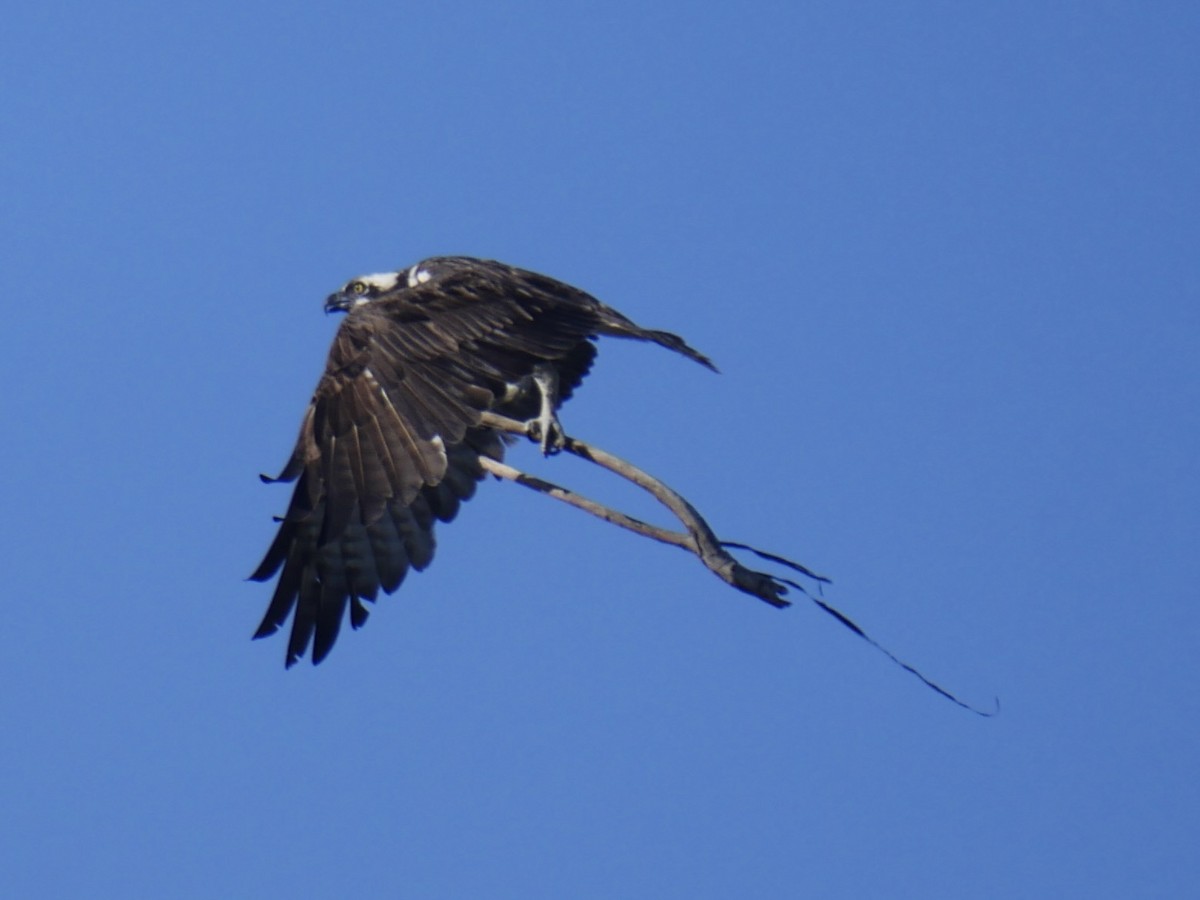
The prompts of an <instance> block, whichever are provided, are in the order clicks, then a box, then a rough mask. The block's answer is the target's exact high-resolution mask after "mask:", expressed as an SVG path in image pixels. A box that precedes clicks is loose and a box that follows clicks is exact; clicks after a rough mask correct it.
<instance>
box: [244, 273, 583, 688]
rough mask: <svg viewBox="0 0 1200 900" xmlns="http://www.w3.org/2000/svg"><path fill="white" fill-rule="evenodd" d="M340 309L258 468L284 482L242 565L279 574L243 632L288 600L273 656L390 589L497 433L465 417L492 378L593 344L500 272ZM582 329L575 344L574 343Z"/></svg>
mask: <svg viewBox="0 0 1200 900" xmlns="http://www.w3.org/2000/svg"><path fill="white" fill-rule="evenodd" d="M421 288H422V289H421V290H418V291H402V292H400V294H399V295H398V296H396V297H395V298H384V299H380V300H378V301H375V302H371V303H366V304H363V305H362V306H360V307H356V308H355V309H353V310H352V311H351V312H350V313H349V314H348V315H347V316H346V319H345V321H344V322H343V323H342V325H341V327H340V328H339V330H338V332H337V334H336V336H335V338H334V341H333V346H332V348H331V350H330V354H329V359H328V362H327V364H326V368H325V372H324V374H323V376H322V377H321V380H320V382H319V383H318V385H317V389H316V391H315V392H314V394H313V398H312V402H311V403H310V404H309V407H308V410H307V411H306V413H305V416H304V420H303V423H302V425H301V429H300V435H299V438H298V440H297V442H296V446H295V449H294V450H293V452H292V456H291V458H290V459H289V460H288V463H287V465H286V466H285V467H284V469H283V471H282V472H281V473H280V474H279V475H278V476H277V477H276V478H274V479H265V480H269V481H296V487H295V490H294V492H293V495H292V499H291V503H290V504H289V507H288V511H287V513H286V514H285V515H284V516H283V518H282V520H281V521H280V525H279V531H278V533H277V535H276V537H275V540H274V541H273V542H272V544H271V547H270V548H269V549H268V551H267V553H266V555H265V556H264V558H263V560H262V563H261V564H260V565H259V567H258V568H257V569H256V570H255V572H254V574H253V575H251V576H250V577H251V578H252V579H253V580H256V581H268V580H270V579H271V578H273V577H275V575H276V574H278V575H279V582H278V584H277V586H276V589H275V593H274V595H273V597H272V600H271V603H270V605H269V607H268V609H267V612H266V615H265V616H264V618H263V620H262V623H261V625H260V626H259V628H258V631H257V632H256V633H255V637H266V636H267V635H270V634H273V633H275V632H276V631H277V630H279V629H280V628H281V627H282V626H283V625H284V624H285V623H286V621H287V619H288V616H289V615H291V614H292V613H293V610H294V612H295V615H294V618H293V622H292V632H291V637H290V639H289V642H288V650H287V665H289V666H291V665H292V664H294V663H295V662H296V661H297V660H298V659H299V658H300V657H301V656H303V654H304V652H305V651H306V649H307V648H308V645H309V643H310V642H311V643H312V644H313V655H312V659H313V662H314V663H317V662H320V661H321V660H322V659H323V658H324V657H325V656H326V655H327V654H328V652H329V650H330V649H331V648H332V646H333V643H334V641H335V639H336V637H337V634H338V631H339V629H340V626H341V621H342V619H343V618H344V616H345V613H346V610H347V608H349V611H350V622H351V625H353V626H354V627H356V628H357V627H359V626H360V625H361V624H362V623H363V622H364V621H365V620H366V617H367V610H366V607H365V606H363V604H362V602H361V601H362V600H374V599H375V598H376V597H377V595H378V592H379V590H380V588H382V589H383V590H384V592H385V593H391V592H392V591H394V590H395V589H396V588H397V587H399V585H400V583H401V581H402V580H403V578H404V576H405V574H406V573H407V571H408V568H409V567H410V566H411V567H412V568H415V569H417V570H418V571H419V570H421V569H423V568H425V566H427V565H428V564H429V562H430V561H431V560H432V558H433V551H434V538H433V525H434V522H435V521H438V520H440V521H449V520H450V519H452V518H453V517H454V515H455V514H456V513H457V511H458V506H459V504H460V503H461V501H463V500H466V499H468V498H469V497H470V496H471V495H472V494H473V493H474V490H475V486H476V484H477V483H478V481H479V480H480V479H482V477H483V470H482V467H481V466H480V463H479V456H480V455H481V454H484V455H488V456H491V457H493V458H496V459H499V458H501V456H502V454H503V442H502V441H501V440H500V438H499V436H498V435H497V434H495V433H494V432H491V431H489V430H487V429H482V428H479V427H478V424H479V418H480V413H481V411H483V410H485V409H488V408H490V407H491V406H492V405H493V404H494V403H495V402H496V398H497V396H498V395H500V394H502V393H503V391H504V390H505V388H506V387H507V386H508V385H509V384H511V383H514V382H516V381H519V380H520V379H521V378H523V377H525V376H527V375H528V374H529V372H530V371H531V370H532V368H533V366H534V365H535V364H536V363H537V362H539V361H543V360H549V359H556V358H560V357H561V358H564V359H569V360H574V361H576V369H578V370H579V371H578V373H577V375H576V376H575V378H574V382H575V383H577V382H578V380H579V379H580V378H582V375H583V373H584V372H586V369H587V366H588V364H590V361H591V358H592V354H593V349H592V345H591V344H590V343H589V342H586V341H585V340H584V337H585V336H586V334H587V333H588V330H589V329H588V326H587V322H586V320H585V319H584V318H583V317H577V318H578V321H577V322H576V323H575V325H574V327H564V325H563V323H562V322H561V321H552V322H547V321H545V319H546V317H545V314H544V312H543V309H542V305H541V304H537V303H528V302H525V303H523V302H522V300H523V299H526V300H527V299H528V298H522V297H520V296H519V295H517V296H516V297H515V299H514V297H513V296H511V295H510V294H508V293H506V292H505V291H504V288H503V286H502V285H494V286H486V287H482V288H481V285H480V284H479V283H478V282H477V281H469V283H463V282H461V281H456V280H454V279H449V284H448V285H436V284H434V285H430V284H423V285H421ZM581 341H583V343H584V349H585V351H586V352H581V350H580V347H579V344H580V342H581Z"/></svg>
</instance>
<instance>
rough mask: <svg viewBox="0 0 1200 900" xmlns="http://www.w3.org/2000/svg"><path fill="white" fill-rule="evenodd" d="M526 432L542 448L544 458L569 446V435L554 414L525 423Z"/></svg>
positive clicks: (543, 415) (541, 416)
mask: <svg viewBox="0 0 1200 900" xmlns="http://www.w3.org/2000/svg"><path fill="white" fill-rule="evenodd" d="M525 429H526V432H527V433H528V434H529V436H530V437H531V438H533V439H534V440H535V441H537V442H538V443H539V444H540V445H541V447H542V456H552V455H554V454H555V453H558V452H559V451H560V450H562V448H563V447H565V446H566V445H567V435H566V433H565V432H564V431H563V429H562V425H561V424H560V423H559V421H558V416H556V415H554V413H550V414H549V415H546V414H542V415H540V416H538V417H537V418H536V419H530V420H529V421H528V422H526V423H525Z"/></svg>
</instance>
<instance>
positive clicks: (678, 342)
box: [633, 328, 718, 372]
mask: <svg viewBox="0 0 1200 900" xmlns="http://www.w3.org/2000/svg"><path fill="white" fill-rule="evenodd" d="M633 336H634V337H638V338H641V339H642V340H644V341H653V342H654V343H656V344H658V346H660V347H666V348H667V349H668V350H674V351H675V352H676V353H682V354H683V355H684V356H686V357H687V358H688V359H694V360H695V361H696V362H698V363H700V365H702V366H704V367H705V368H707V369H712V370H713V371H714V372H716V371H718V369H717V367H716V366H715V365H713V361H712V360H711V359H709V358H708V357H707V356H705V355H704V354H703V353H701V352H700V351H699V350H696V349H695V348H693V347H690V346H688V343H687V341H685V340H684V339H683V338H681V337H680V336H679V335H677V334H671V332H669V331H652V330H650V329H648V328H642V329H639V330H638V333H637V334H636V335H633Z"/></svg>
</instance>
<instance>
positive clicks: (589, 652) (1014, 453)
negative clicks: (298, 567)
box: [0, 2, 1200, 898]
mask: <svg viewBox="0 0 1200 900" xmlns="http://www.w3.org/2000/svg"><path fill="white" fill-rule="evenodd" d="M434 6H437V7H438V9H437V10H436V11H433V10H432V7H434ZM1198 45H1200V12H1197V7H1196V6H1195V5H1194V4H1185V3H1161V4H1144V3H1134V2H1108V3H1102V2H1094V3H1055V4H1047V3H1034V2H1029V3H1019V2H1018V3H1004V4H996V5H993V4H961V3H952V2H930V3H913V4H895V3H859V4H847V3H832V2H826V3H813V4H806V3H761V4H746V3H733V2H715V3H705V4H699V5H697V4H673V3H662V4H650V5H647V4H640V3H625V2H606V3H569V2H568V3H563V2H554V3H549V2H546V3H527V4H513V5H506V4H492V3H472V4H395V3H348V4H327V5H326V4H322V5H316V4H299V5H295V4H278V3H257V2H240V3H224V2H216V3H206V4H195V5H192V7H191V8H181V7H180V6H179V5H178V4H144V5H139V4H112V3H82V2H63V3H53V2H51V3H46V4H39V5H37V7H36V9H34V7H33V6H32V5H30V4H24V5H16V6H13V7H12V8H10V9H9V10H8V11H7V12H6V15H5V23H4V28H3V34H0V46H2V48H3V52H2V54H0V79H2V82H3V84H4V88H3V92H2V93H0V134H2V142H0V147H2V148H3V149H2V164H0V180H2V181H0V186H2V196H3V212H2V213H0V229H3V234H2V239H3V246H4V251H3V254H2V255H3V259H4V262H3V265H2V266H0V285H2V288H3V297H4V304H5V311H6V314H5V324H4V328H3V329H2V331H0V345H2V347H3V350H2V354H0V367H2V370H0V374H2V375H3V383H4V384H5V385H6V390H5V392H4V399H3V421H4V423H5V425H4V451H3V460H4V464H3V466H2V467H0V486H2V489H3V498H4V502H3V507H4V510H5V511H6V515H4V516H3V517H0V542H2V543H0V545H2V546H3V559H4V561H5V563H6V566H5V571H6V575H5V584H4V591H3V595H4V596H3V604H4V605H3V609H4V627H3V629H2V630H0V642H2V648H0V677H2V679H3V686H2V687H0V721H2V722H3V736H2V737H0V808H2V809H3V815H2V816H0V871H2V872H3V876H2V878H3V882H4V886H5V892H6V893H7V894H8V895H10V896H14V897H15V896H44V897H50V896H87V897H131V896H172V897H187V898H190V897H268V896H288V897H345V896H411V897H433V898H440V897H448V898H449V897H471V896H475V897H483V896H486V897H498V898H507V897H514V898H515V897H521V898H529V897H568V896H569V897H604V898H611V897H655V898H659V897H687V898H708V897H712V898H724V897H734V896H741V897H794V896H801V895H809V896H820V897H871V896H874V897H881V896H893V897H895V896H909V897H956V898H957V897H998V898H999V897H1016V896H1059V897H1067V896H1070V897H1084V896H1086V897H1089V898H1093V897H1114V898H1115V897H1122V898H1124V897H1130V896H1162V897H1166V896H1182V895H1183V894H1184V893H1185V892H1187V891H1189V890H1194V887H1195V884H1196V882H1197V881H1198V880H1200V862H1198V861H1197V860H1198V857H1197V854H1196V846H1197V842H1198V840H1200V781H1198V779H1197V777H1196V762H1197V758H1198V755H1200V747H1198V743H1200V742H1198V740H1197V738H1198V729H1200V726H1198V725H1197V722H1198V721H1200V690H1198V688H1197V681H1198V679H1197V676H1198V675H1200V667H1198V665H1197V662H1196V647H1197V638H1198V637H1200V605H1198V603H1197V600H1198V599H1200V597H1198V594H1200V587H1198V586H1200V561H1198V559H1200V546H1198V544H1197V537H1198V535H1200V477H1198V476H1200V472H1198V466H1200V440H1198V432H1200V428H1198V415H1200V412H1198V411H1200V288H1198V285H1200V252H1198V250H1197V248H1198V247H1200V156H1198V154H1197V146H1198V142H1200V129H1198V127H1197V126H1198V124H1200V122H1198V120H1200V104H1198V102H1197V98H1198V96H1200V54H1197V46H1198ZM434 253H468V254H473V255H480V256H491V257H497V258H500V259H504V260H506V261H509V262H512V263H516V264H519V265H523V266H526V267H530V268H534V269H538V270H541V271H544V272H546V273H548V274H551V275H554V276H556V277H559V278H562V279H564V280H567V281H570V282H573V283H575V284H577V285H579V286H581V287H584V288H585V289H587V290H589V291H591V292H592V293H594V294H596V295H597V296H599V297H601V298H602V299H604V300H605V301H607V302H609V303H610V304H612V305H613V306H615V307H617V308H618V309H620V310H622V311H623V312H625V313H626V314H628V315H630V316H631V317H633V318H635V319H636V320H638V321H639V322H641V323H643V324H645V325H647V326H651V327H659V328H667V329H671V330H674V331H678V332H680V333H681V334H683V335H685V336H686V337H687V339H688V340H689V341H690V342H691V343H692V344H694V345H695V346H696V347H698V348H700V349H702V350H703V351H704V352H706V353H708V354H710V355H711V356H712V357H713V358H714V359H715V360H716V361H717V363H718V364H719V365H720V367H721V369H722V373H723V374H721V375H720V376H714V375H712V374H711V373H708V372H706V371H704V370H703V369H701V368H700V367H698V366H694V365H691V364H689V363H688V362H687V361H686V360H682V359H680V358H678V357H676V356H674V355H673V354H669V353H664V352H662V351H661V350H659V349H657V348H654V347H649V346H640V345H638V346H634V345H628V344H622V343H614V342H612V341H609V342H606V343H605V344H604V345H603V346H602V348H601V353H600V358H599V361H598V365H597V368H596V370H595V372H594V374H593V376H592V377H591V378H590V379H589V381H588V382H587V384H586V385H585V386H584V388H583V390H581V392H580V393H579V395H578V396H577V397H576V398H575V399H574V400H573V401H572V402H571V403H570V404H569V405H568V407H567V408H566V410H565V411H564V423H565V425H566V427H567V428H568V430H569V431H571V432H573V433H575V434H577V435H579V436H581V437H584V438H587V439H591V440H594V441H595V442H596V443H598V444H600V445H602V446H604V447H607V448H608V449H610V450H612V451H614V452H616V453H619V454H621V455H623V456H626V457H628V458H630V459H632V460H633V461H635V462H637V463H639V464H641V465H643V466H644V467H645V468H647V469H648V470H649V471H651V472H654V473H656V474H659V475H661V476H662V477H664V478H665V479H666V480H667V481H668V482H670V483H672V484H673V485H675V486H676V487H677V488H679V489H680V490H681V491H682V492H683V493H685V494H686V495H687V496H688V497H689V498H690V499H692V501H693V502H694V503H695V504H696V505H697V506H698V507H699V508H700V509H701V510H702V511H703V512H704V513H705V514H706V515H707V516H708V518H709V520H710V521H711V523H712V524H713V526H714V527H715V528H716V529H717V530H718V531H719V532H720V533H721V534H722V535H724V536H726V537H728V538H731V539H738V540H745V541H751V542H754V543H757V544H759V545H761V546H764V547H766V548H768V549H772V550H775V551H777V552H780V553H784V554H787V555H790V556H793V557H794V558H797V559H799V560H802V561H803V562H805V563H807V564H809V565H811V566H813V567H814V568H816V569H818V570H820V571H823V572H826V573H828V574H829V575H831V576H832V577H833V578H834V584H833V585H832V587H831V588H830V589H829V590H828V591H827V593H826V597H827V599H829V600H830V601H831V602H833V603H835V604H836V605H837V606H839V607H840V608H841V609H843V610H844V611H845V612H846V613H848V614H849V615H851V616H853V617H854V618H855V619H856V620H857V621H859V622H860V623H862V624H863V625H864V626H865V627H866V628H867V629H868V630H869V631H870V632H871V633H872V634H874V635H875V636H876V637H877V638H879V639H880V640H881V641H882V642H884V643H885V644H887V645H888V646H890V647H891V648H892V649H894V650H895V651H896V652H897V653H898V654H899V655H900V656H902V657H904V658H905V659H908V660H910V661H912V662H913V663H915V664H916V665H918V666H920V667H921V668H922V669H923V670H925V671H926V672H927V673H928V674H929V675H930V676H931V677H933V678H935V679H937V680H939V681H940V682H942V683H944V684H945V685H946V686H948V687H950V688H951V689H953V690H955V691H956V692H958V693H959V694H961V695H962V696H963V697H964V698H965V699H967V700H969V701H971V702H974V703H977V704H980V705H983V706H987V705H989V704H990V703H991V700H992V698H993V697H994V696H997V695H998V696H999V697H1000V698H1001V700H1002V702H1003V707H1004V708H1003V712H1002V714H1001V715H1000V716H999V717H998V718H996V719H993V720H984V719H980V718H978V717H976V716H972V715H970V714H969V713H966V712H964V711H962V710H960V709H958V708H957V707H955V706H953V705H952V704H950V703H947V702H945V701H944V700H943V699H940V698H939V697H937V696H936V695H934V694H933V693H931V692H930V691H928V690H926V689H924V688H923V687H922V686H921V685H920V684H919V683H918V682H917V681H916V680H915V679H913V678H911V677H910V676H908V675H906V674H905V673H904V672H902V671H900V670H899V669H897V668H895V667H894V666H892V665H890V664H889V663H888V662H887V661H886V660H885V659H883V658H882V657H881V656H879V655H878V654H876V653H874V652H872V651H871V650H870V648H868V647H867V646H866V645H865V644H863V643H862V642H861V641H858V640H856V639H855V638H854V637H853V635H851V634H850V633H849V632H847V631H846V630H844V629H842V628H840V627H839V626H838V625H837V623H836V622H834V621H833V620H832V619H830V618H829V617H827V616H824V615H821V614H820V613H819V612H817V611H815V610H814V609H813V608H812V607H811V606H808V605H803V604H801V605H797V606H796V607H795V608H793V609H790V610H787V611H784V612H779V611H775V610H772V609H770V608H768V607H767V606H765V605H764V604H762V603H759V602H757V601H755V600H753V599H751V598H749V597H745V596H743V595H740V594H737V593H734V592H733V591H731V590H730V589H728V588H727V587H725V586H724V585H722V584H721V583H720V582H719V581H717V580H716V579H715V578H713V577H712V576H711V575H710V574H709V573H707V572H706V571H704V570H703V569H702V568H701V567H700V566H699V564H697V563H696V562H695V561H694V560H690V559H688V558H687V557H686V556H685V555H683V554H682V553H680V552H678V551H676V550H672V549H670V548H665V547H662V546H660V545H656V544H652V543H650V542H647V541H644V540H640V539H637V538H634V537H632V536H630V535H627V534H625V533H623V532H618V531H616V530H615V529H613V528H611V527H609V526H605V525H603V524H602V523H599V522H597V521H595V520H592V519H589V518H587V517H585V516H583V515H581V514H579V513H576V512H574V511H571V510H569V509H566V508H565V507H561V506H560V505H557V504H554V503H552V502H550V501H548V500H546V499H544V498H541V497H538V496H535V495H533V494H531V493H528V492H525V491H522V490H520V489H519V488H516V487H513V486H511V485H508V484H504V483H489V484H486V485H485V486H484V487H483V489H481V491H480V493H479V495H478V496H477V497H476V499H475V500H473V501H472V502H471V503H470V504H469V506H467V507H465V508H464V511H463V513H462V514H461V515H460V517H459V520H458V521H456V522H455V523H453V525H451V526H449V527H445V528H442V529H441V530H440V532H439V536H440V544H439V555H438V558H437V560H436V562H435V564H434V566H433V567H432V568H431V569H430V570H428V571H427V572H425V573H424V574H422V575H419V576H415V577H412V578H410V579H409V581H408V582H407V583H406V584H405V585H404V586H403V588H402V590H401V591H400V593H398V594H397V595H395V596H392V597H389V598H385V599H384V600H383V601H382V602H381V603H380V604H379V605H378V607H377V608H376V610H375V612H374V614H373V615H372V617H371V621H370V622H369V623H368V625H367V627H366V628H365V629H363V630H362V631H359V632H356V633H349V632H346V633H344V634H343V636H342V638H341V640H340V642H339V644H338V646H337V648H336V649H335V650H334V652H333V654H332V656H331V657H330V658H329V660H328V661H327V662H326V663H325V664H323V665H322V666H320V667H318V668H316V669H314V668H312V667H311V666H308V665H307V664H305V665H303V666H299V667H297V668H295V669H293V670H292V671H290V672H285V671H284V669H283V665H282V663H283V656H284V641H283V639H282V638H276V639H274V640H270V641H262V642H251V641H250V640H249V636H250V634H251V632H252V630H253V629H254V627H255V626H256V625H257V623H258V620H259V617H260V616H261V614H262V611H263V609H264V607H265V604H266V602H267V600H268V597H269V594H270V588H269V586H266V585H260V584H254V583H248V582H245V581H244V580H243V579H244V578H245V576H246V575H248V574H249V572H250V571H251V569H252V568H253V567H254V565H255V564H256V563H257V562H258V559H259V557H260V555H261V553H262V552H263V550H264V549H265V547H266V545H267V543H268V541H269V539H270V537H271V534H272V532H273V525H272V522H271V516H272V515H274V514H277V513H280V512H282V510H283V508H284V506H285V504H286V501H287V490H286V489H285V488H282V487H267V486H264V485H262V484H260V483H259V481H258V479H257V477H256V476H257V473H259V472H261V471H274V470H276V469H277V468H278V467H279V466H280V465H281V464H282V462H283V460H284V459H285V457H286V455H287V453H288V452H289V450H290V447H291V443H292V441H293V439H294V436H295V432H296V429H297V427H298V424H299V419H300V414H301V412H302V410H303V408H304V405H305V403H306V402H307V400H308V396H309V394H310V392H311V390H312V387H313V385H314V384H315V381H316V377H317V375H318V373H319V371H320V369H321V366H322V365H323V363H324V357H325V353H326V350H327V348H328V344H329V340H330V337H331V335H332V333H333V330H334V328H335V327H336V325H337V321H336V320H335V319H333V318H327V317H325V316H323V315H322V312H321V300H322V299H323V297H324V296H325V294H326V293H327V292H328V291H329V290H330V289H332V288H334V287H335V286H337V285H338V284H340V283H341V282H343V281H345V280H346V279H347V278H349V277H350V276H352V275H355V274H358V273H361V272H371V271H379V270H382V269H389V268H397V267H400V266H402V265H407V264H409V263H411V262H414V261H416V260H417V259H419V258H421V257H422V256H425V255H430V254H434ZM512 460H513V462H514V463H516V464H517V465H522V466H531V467H534V468H535V469H536V470H537V471H539V472H541V473H543V474H546V475H548V476H549V477H552V478H554V479H556V480H558V481H561V482H563V483H567V484H570V485H573V486H577V487H579V488H581V489H586V490H587V491H590V492H593V493H597V494H600V495H601V496H602V497H605V498H607V499H610V500H613V501H619V502H621V503H623V504H626V505H628V506H630V507H631V508H632V509H633V511H634V512H636V513H638V514H641V515H655V513H654V511H653V508H652V507H650V506H649V505H647V504H645V503H644V502H643V501H642V500H641V499H640V498H637V497H633V496H631V495H630V494H629V493H628V491H625V490H622V488H621V486H620V485H613V484H611V483H610V482H608V481H606V480H604V479H603V478H601V477H599V476H598V475H597V474H595V473H592V472H590V471H588V470H587V467H586V466H585V464H583V463H581V462H579V461H577V460H572V459H568V458H556V459H552V460H550V461H548V462H546V463H542V462H541V461H538V460H535V459H534V453H533V452H532V448H529V447H520V448H518V449H517V450H516V451H515V452H514V453H513V455H512ZM660 521H663V520H661V518H660Z"/></svg>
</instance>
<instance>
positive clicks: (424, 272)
mask: <svg viewBox="0 0 1200 900" xmlns="http://www.w3.org/2000/svg"><path fill="white" fill-rule="evenodd" d="M432 277H433V276H432V275H430V274H429V270H428V269H422V268H421V264H420V263H417V264H416V265H415V266H411V267H410V268H409V270H408V286H409V287H410V288H414V287H416V286H417V285H418V284H424V283H425V282H427V281H428V280H429V279H430V278H432Z"/></svg>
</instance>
